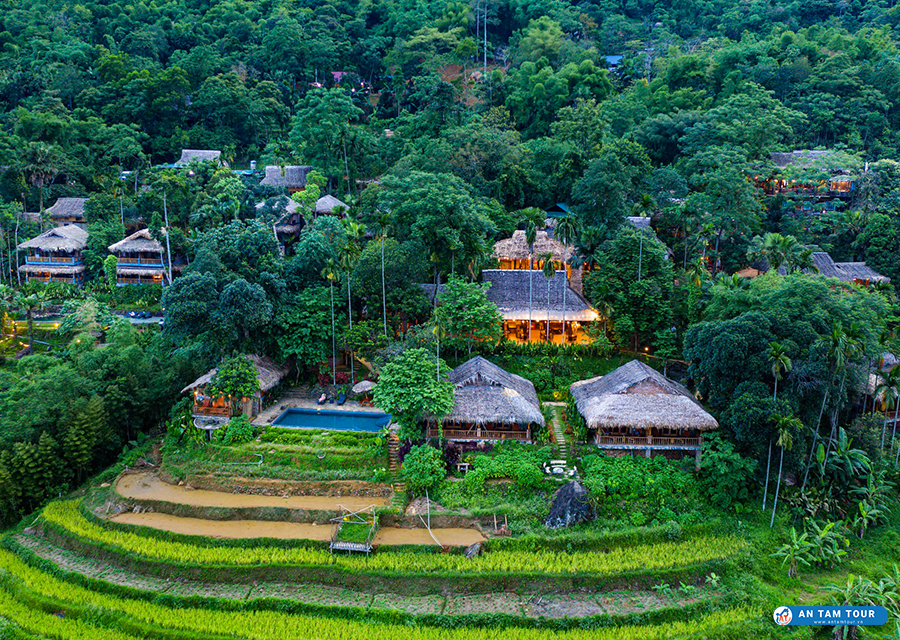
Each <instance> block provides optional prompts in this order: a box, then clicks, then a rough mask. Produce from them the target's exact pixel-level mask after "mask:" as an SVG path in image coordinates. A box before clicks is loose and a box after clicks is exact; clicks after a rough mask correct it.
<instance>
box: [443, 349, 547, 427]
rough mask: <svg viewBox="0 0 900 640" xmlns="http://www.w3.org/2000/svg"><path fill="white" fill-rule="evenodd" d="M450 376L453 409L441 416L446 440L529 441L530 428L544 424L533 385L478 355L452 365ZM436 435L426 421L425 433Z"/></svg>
mask: <svg viewBox="0 0 900 640" xmlns="http://www.w3.org/2000/svg"><path fill="white" fill-rule="evenodd" d="M449 379H450V382H452V383H453V385H454V391H453V393H454V403H453V409H452V410H451V412H450V413H449V414H448V415H447V416H445V417H444V418H443V419H442V420H441V423H442V424H443V435H444V437H445V438H447V439H448V440H520V441H526V442H530V441H531V438H532V428H533V427H534V426H535V425H539V426H541V427H543V426H544V425H545V422H544V416H543V414H542V413H541V404H540V401H539V400H538V397H537V393H536V392H535V390H534V385H533V384H532V383H531V382H530V381H528V380H526V379H525V378H523V377H521V376H517V375H515V374H512V373H509V372H507V371H504V370H503V369H501V368H500V367H498V366H497V365H495V364H493V363H492V362H490V361H488V360H485V359H484V358H482V357H481V356H476V357H475V358H472V359H471V360H468V361H466V362H464V363H463V364H461V365H459V366H458V367H456V368H455V369H453V371H451V372H450V378H449ZM437 435H438V434H437V427H436V425H433V424H432V425H429V429H428V436H429V437H437Z"/></svg>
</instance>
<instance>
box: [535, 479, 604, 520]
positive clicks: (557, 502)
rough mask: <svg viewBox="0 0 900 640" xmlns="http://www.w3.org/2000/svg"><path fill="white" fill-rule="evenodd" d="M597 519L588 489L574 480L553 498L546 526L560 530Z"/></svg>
mask: <svg viewBox="0 0 900 640" xmlns="http://www.w3.org/2000/svg"><path fill="white" fill-rule="evenodd" d="M596 518H597V513H596V512H595V511H594V506H593V505H592V504H591V502H590V498H589V495H588V490H587V487H585V486H584V485H583V484H581V483H580V482H578V481H577V480H572V481H571V482H567V483H566V484H564V485H563V486H562V488H560V490H559V491H557V492H556V495H555V496H553V504H552V505H551V506H550V515H548V516H547V519H546V520H545V521H544V526H546V527H549V528H550V529H559V528H561V527H570V526H572V525H573V524H578V523H579V522H590V521H591V520H595V519H596Z"/></svg>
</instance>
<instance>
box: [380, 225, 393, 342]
mask: <svg viewBox="0 0 900 640" xmlns="http://www.w3.org/2000/svg"><path fill="white" fill-rule="evenodd" d="M390 222H391V216H390V214H387V213H382V214H381V215H379V216H378V229H379V231H380V233H379V234H378V235H379V238H380V240H381V314H382V318H383V320H384V337H385V338H387V334H388V329H387V292H386V289H385V286H384V241H385V240H386V239H387V234H388V228H389V227H390Z"/></svg>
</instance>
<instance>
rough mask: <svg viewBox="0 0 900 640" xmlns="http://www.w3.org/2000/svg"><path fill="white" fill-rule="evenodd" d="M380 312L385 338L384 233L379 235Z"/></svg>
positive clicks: (386, 332) (386, 331)
mask: <svg viewBox="0 0 900 640" xmlns="http://www.w3.org/2000/svg"><path fill="white" fill-rule="evenodd" d="M381 314H382V318H383V319H384V337H385V338H387V334H388V330H387V294H386V293H385V286H384V235H382V236H381Z"/></svg>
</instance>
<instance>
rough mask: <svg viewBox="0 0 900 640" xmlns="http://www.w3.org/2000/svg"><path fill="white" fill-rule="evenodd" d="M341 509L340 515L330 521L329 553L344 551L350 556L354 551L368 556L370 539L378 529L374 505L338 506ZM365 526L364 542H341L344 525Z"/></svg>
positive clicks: (370, 547) (370, 546)
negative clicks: (366, 528) (366, 529)
mask: <svg viewBox="0 0 900 640" xmlns="http://www.w3.org/2000/svg"><path fill="white" fill-rule="evenodd" d="M338 506H339V507H340V508H341V511H342V513H341V515H339V516H338V517H337V518H332V519H331V542H330V543H329V544H328V550H329V551H330V552H331V553H334V552H335V551H346V552H347V554H348V555H349V554H351V553H353V552H354V551H357V552H360V553H365V554H366V555H369V554H370V553H372V539H373V538H374V537H375V532H376V530H377V529H378V519H377V518H376V516H375V505H374V504H370V505H368V506H359V505H349V506H346V505H338ZM347 524H349V525H353V526H354V528H355V527H356V526H365V527H368V531H367V532H366V539H365V541H364V542H355V541H349V540H341V539H340V538H341V529H342V528H343V527H344V525H347Z"/></svg>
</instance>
